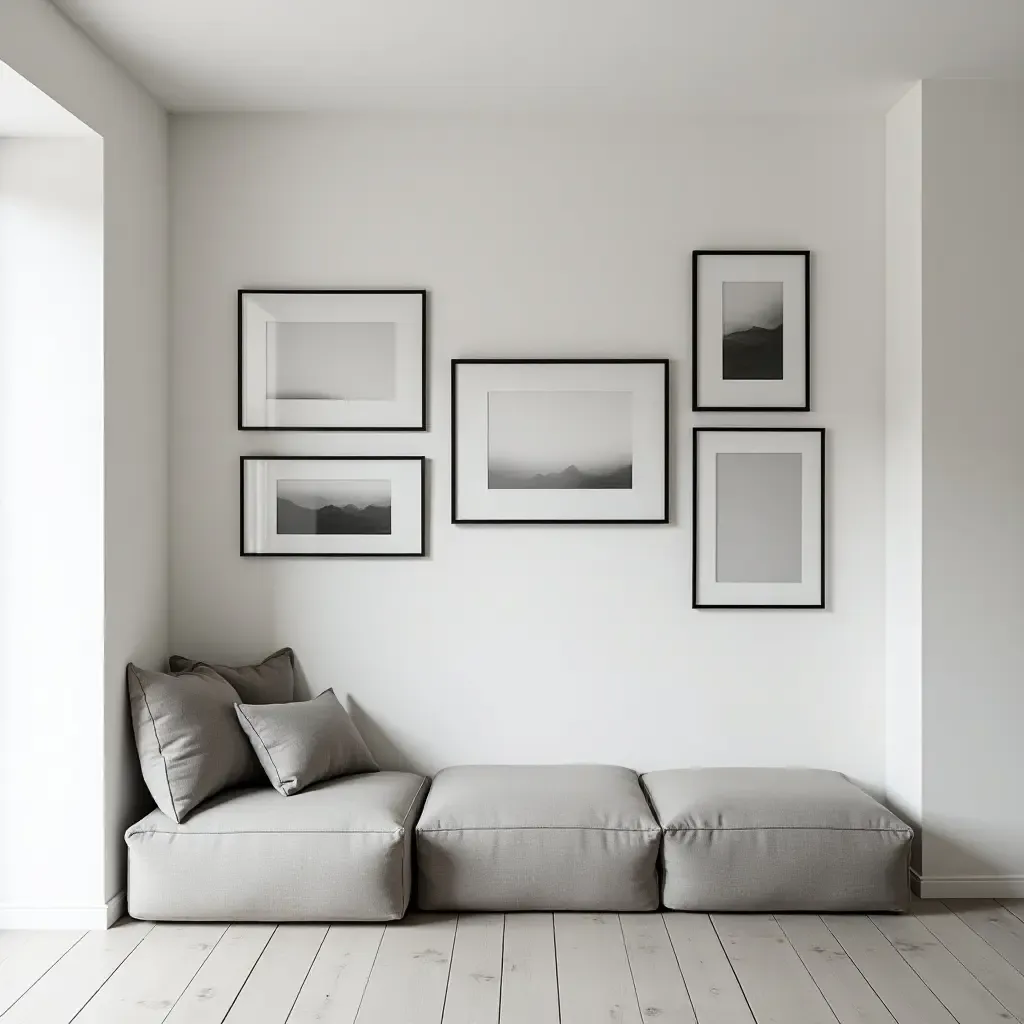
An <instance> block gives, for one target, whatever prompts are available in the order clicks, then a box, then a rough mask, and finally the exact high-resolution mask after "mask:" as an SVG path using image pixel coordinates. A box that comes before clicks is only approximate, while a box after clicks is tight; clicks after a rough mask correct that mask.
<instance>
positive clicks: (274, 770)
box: [235, 690, 380, 796]
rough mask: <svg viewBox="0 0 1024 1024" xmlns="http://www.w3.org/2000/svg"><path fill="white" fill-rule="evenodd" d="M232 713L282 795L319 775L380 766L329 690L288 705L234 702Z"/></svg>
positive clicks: (319, 778)
mask: <svg viewBox="0 0 1024 1024" xmlns="http://www.w3.org/2000/svg"><path fill="white" fill-rule="evenodd" d="M235 712H236V713H237V715H238V721H239V722H240V723H241V726H242V728H243V729H244V730H245V733H246V735H247V736H248V737H249V742H250V743H251V744H252V748H253V750H255V751H256V756H257V757H258V758H259V761H260V764H261V765H263V770H264V771H265V772H266V773H267V778H268V779H270V783H271V785H272V786H273V787H274V788H275V789H276V790H277V791H278V792H279V793H282V794H283V795H284V796H291V795H292V794H293V793H298V792H300V791H301V790H303V789H305V788H306V787H307V786H311V785H313V783H314V782H321V781H322V780H324V779H335V778H337V777H338V776H339V775H356V774H359V773H360V772H376V771H379V770H380V769H379V768H378V767H377V762H376V761H375V760H374V759H373V755H372V754H371V753H370V751H369V749H368V748H367V746H366V744H365V743H364V742H363V738H362V736H360V735H359V732H358V730H357V729H356V727H355V724H354V723H353V721H352V719H351V718H349V715H348V712H347V711H346V710H345V709H344V708H343V707H342V706H341V704H340V703H339V702H338V698H337V697H336V696H335V695H334V691H333V690H325V691H324V692H323V693H321V694H320V696H319V697H314V698H313V699H312V700H304V701H295V702H294V703H291V704H236V705H235Z"/></svg>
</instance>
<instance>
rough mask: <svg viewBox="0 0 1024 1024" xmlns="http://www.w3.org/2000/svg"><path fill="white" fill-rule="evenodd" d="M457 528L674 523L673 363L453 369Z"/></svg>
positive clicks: (481, 362) (531, 363)
mask: <svg viewBox="0 0 1024 1024" xmlns="http://www.w3.org/2000/svg"><path fill="white" fill-rule="evenodd" d="M452 522H455V523H665V522H668V360H667V359H456V360H453V362H452Z"/></svg>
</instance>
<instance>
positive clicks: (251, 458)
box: [238, 455, 428, 558]
mask: <svg viewBox="0 0 1024 1024" xmlns="http://www.w3.org/2000/svg"><path fill="white" fill-rule="evenodd" d="M246 462H418V463H419V466H420V474H419V477H420V546H419V550H417V551H378V552H369V553H367V552H312V551H310V552H285V551H246V550H245V464H246ZM238 513H239V515H238V553H239V554H240V555H241V556H242V557H243V558H423V557H426V554H427V527H428V521H427V458H426V456H424V455H242V456H241V457H240V458H239V460H238Z"/></svg>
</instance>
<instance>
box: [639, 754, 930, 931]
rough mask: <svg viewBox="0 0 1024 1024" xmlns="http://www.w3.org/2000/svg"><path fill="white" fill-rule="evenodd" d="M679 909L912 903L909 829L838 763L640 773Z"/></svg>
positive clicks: (666, 889)
mask: <svg viewBox="0 0 1024 1024" xmlns="http://www.w3.org/2000/svg"><path fill="white" fill-rule="evenodd" d="M643 784H644V788H645V789H646V791H647V793H648V795H649V796H650V799H651V804H652V806H653V807H654V810H655V813H656V814H657V816H658V820H659V821H660V822H661V825H662V827H663V828H664V830H665V839H664V855H663V859H664V877H663V902H664V904H665V906H667V907H669V908H671V909H673V910H699V911H728V910H740V911H779V912H784V911H822V910H830V911H837V910H838V911H846V910H849V911H884V910H902V909H906V907H907V905H908V901H909V888H908V881H907V871H908V864H909V855H910V842H911V839H912V836H913V832H912V831H911V829H910V828H909V827H908V826H907V825H905V824H904V823H903V822H902V821H900V820H899V818H897V817H896V816H895V815H894V814H893V813H892V812H891V811H889V810H887V809H886V808H885V807H883V806H882V805H881V804H880V803H878V802H877V801H876V800H874V799H873V798H872V797H870V796H869V795H868V794H867V793H865V792H863V791H862V790H860V789H858V788H857V787H856V786H855V785H853V783H851V782H850V781H849V780H848V779H847V778H846V777H845V776H843V775H840V774H839V773H838V772H832V771H822V770H817V769H803V768H687V769H679V770H672V771H659V772H650V773H649V774H647V775H645V776H644V777H643Z"/></svg>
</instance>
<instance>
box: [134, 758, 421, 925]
mask: <svg viewBox="0 0 1024 1024" xmlns="http://www.w3.org/2000/svg"><path fill="white" fill-rule="evenodd" d="M426 790H427V780H426V779H424V778H421V777H420V776H418V775H410V774H406V773H404V772H375V773H373V774H372V775H350V776H347V777H345V778H341V779H332V780H330V781H328V782H322V783H320V784H318V785H315V786H311V787H310V788H309V789H306V790H303V791H302V792H301V793H296V794H295V795H294V796H290V797H283V796H281V794H280V793H278V792H277V791H276V790H274V789H271V788H270V787H269V786H264V787H262V788H260V789H243V790H234V791H228V792H225V793H221V794H220V795H219V796H217V797H214V798H213V799H212V800H209V801H207V802H206V803H205V804H203V805H202V806H201V807H200V808H198V809H197V810H196V811H195V812H194V813H193V814H192V815H191V817H189V818H188V820H187V821H186V822H184V823H183V824H178V823H176V822H174V821H173V820H172V819H171V818H169V817H167V815H165V814H163V813H161V812H160V811H159V810H156V811H153V812H152V813H150V814H148V815H146V817H145V818H143V819H142V820H141V821H140V822H138V823H137V824H135V825H132V827H131V828H129V829H128V832H127V833H126V835H125V840H126V842H127V843H128V912H129V914H131V916H132V917H136V918H140V919H142V920H146V921H384V920H392V919H395V918H399V917H401V916H402V915H403V914H404V913H405V909H406V907H407V906H408V903H409V892H410V887H411V879H412V856H411V855H412V826H413V824H414V823H415V821H416V816H417V815H418V814H419V810H420V807H421V806H422V804H423V797H424V794H425V793H426Z"/></svg>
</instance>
